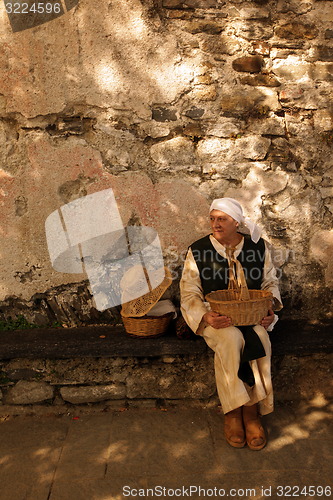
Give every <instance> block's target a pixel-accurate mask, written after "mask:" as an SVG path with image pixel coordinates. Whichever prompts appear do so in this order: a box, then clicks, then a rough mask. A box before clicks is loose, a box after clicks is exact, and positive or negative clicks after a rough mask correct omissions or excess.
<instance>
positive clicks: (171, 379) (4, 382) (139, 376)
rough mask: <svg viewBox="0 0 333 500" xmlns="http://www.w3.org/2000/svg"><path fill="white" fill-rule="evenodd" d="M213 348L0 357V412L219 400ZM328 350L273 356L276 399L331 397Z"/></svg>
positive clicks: (330, 358)
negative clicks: (122, 354)
mask: <svg viewBox="0 0 333 500" xmlns="http://www.w3.org/2000/svg"><path fill="white" fill-rule="evenodd" d="M213 355H214V354H213V351H210V352H208V353H205V354H200V355H199V354H198V355H176V356H156V357H149V358H138V357H109V358H74V359H63V360H61V359H54V360H51V359H13V360H9V361H0V410H2V411H3V410H4V408H8V407H12V406H13V407H18V406H20V405H36V404H37V405H38V404H43V405H49V406H50V405H52V406H53V407H58V408H59V407H61V406H62V405H65V404H67V405H68V404H74V405H78V404H80V405H86V404H92V403H94V404H97V403H100V404H103V405H106V406H112V405H116V406H117V405H118V406H129V405H141V404H145V403H146V404H150V405H151V404H154V403H153V402H154V401H155V402H156V403H157V404H160V403H162V402H167V403H169V404H172V403H176V402H177V401H183V402H184V401H187V402H190V401H198V402H199V401H201V403H205V404H207V403H211V404H213V405H216V404H219V400H218V397H217V393H216V384H215V377H214V369H213V365H214V361H213ZM331 365H332V354H324V353H321V354H319V353H318V354H314V355H311V356H294V355H289V354H288V355H283V356H273V365H272V375H273V384H274V388H275V389H274V394H275V400H276V401H292V400H296V401H298V400H300V399H305V400H308V401H310V400H313V399H314V398H321V400H323V401H328V400H330V398H332V385H331V384H330V380H331V375H330V366H331ZM1 407H2V408H1Z"/></svg>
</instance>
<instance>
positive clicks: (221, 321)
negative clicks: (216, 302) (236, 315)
mask: <svg viewBox="0 0 333 500" xmlns="http://www.w3.org/2000/svg"><path fill="white" fill-rule="evenodd" d="M202 319H203V320H204V321H205V323H207V325H210V326H212V327H213V328H216V329H218V328H227V327H228V326H231V319H230V318H228V316H222V315H221V314H219V313H217V312H214V311H209V312H207V313H205V314H204V315H203V317H202Z"/></svg>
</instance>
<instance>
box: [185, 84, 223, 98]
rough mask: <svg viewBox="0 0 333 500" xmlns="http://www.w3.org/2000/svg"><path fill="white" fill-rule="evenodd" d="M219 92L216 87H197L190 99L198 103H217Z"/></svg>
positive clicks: (191, 93)
mask: <svg viewBox="0 0 333 500" xmlns="http://www.w3.org/2000/svg"><path fill="white" fill-rule="evenodd" d="M216 97H217V90H216V87H215V85H196V86H195V87H194V88H193V90H192V91H191V92H190V93H189V98H190V99H194V100H198V101H215V99H216Z"/></svg>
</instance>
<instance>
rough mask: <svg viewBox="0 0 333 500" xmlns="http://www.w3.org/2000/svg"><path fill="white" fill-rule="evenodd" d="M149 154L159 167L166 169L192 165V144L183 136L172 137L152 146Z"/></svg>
mask: <svg viewBox="0 0 333 500" xmlns="http://www.w3.org/2000/svg"><path fill="white" fill-rule="evenodd" d="M150 154H151V157H152V159H153V161H154V162H155V163H157V164H158V166H159V168H163V169H168V168H172V167H175V166H179V167H180V168H182V167H186V166H188V165H193V163H194V144H193V142H192V141H191V140H190V139H187V138H185V137H174V138H173V139H170V140H167V141H163V142H159V143H158V144H155V145H154V146H152V147H151V148H150Z"/></svg>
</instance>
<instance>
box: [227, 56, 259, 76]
mask: <svg viewBox="0 0 333 500" xmlns="http://www.w3.org/2000/svg"><path fill="white" fill-rule="evenodd" d="M263 65H264V59H263V58H262V57H261V56H244V57H239V58H238V59H235V60H234V61H232V67H233V69H234V70H235V71H241V72H247V73H259V71H261V68H262V67H263Z"/></svg>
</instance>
